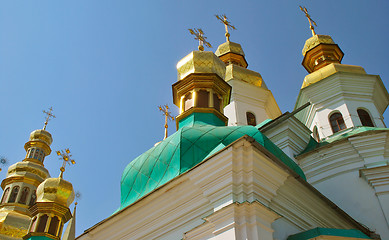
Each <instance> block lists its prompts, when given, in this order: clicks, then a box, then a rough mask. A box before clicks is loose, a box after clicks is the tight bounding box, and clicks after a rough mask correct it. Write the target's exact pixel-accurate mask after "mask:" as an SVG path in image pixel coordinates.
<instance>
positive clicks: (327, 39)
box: [303, 35, 335, 56]
mask: <svg viewBox="0 0 389 240" xmlns="http://www.w3.org/2000/svg"><path fill="white" fill-rule="evenodd" d="M321 43H324V44H335V42H334V40H332V38H331V36H329V35H314V36H312V37H311V38H308V39H307V41H305V45H304V48H303V56H305V53H306V52H308V51H309V50H311V49H312V48H314V47H316V46H317V45H319V44H321Z"/></svg>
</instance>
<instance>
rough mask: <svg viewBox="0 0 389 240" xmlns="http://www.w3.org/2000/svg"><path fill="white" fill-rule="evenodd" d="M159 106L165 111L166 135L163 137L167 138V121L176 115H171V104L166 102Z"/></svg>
mask: <svg viewBox="0 0 389 240" xmlns="http://www.w3.org/2000/svg"><path fill="white" fill-rule="evenodd" d="M158 108H159V111H161V112H163V114H162V115H163V116H165V137H164V138H163V139H164V140H165V139H166V138H167V128H168V125H167V122H168V120H172V121H173V120H174V117H173V116H172V115H171V113H170V112H169V106H168V105H167V104H166V105H164V106H158Z"/></svg>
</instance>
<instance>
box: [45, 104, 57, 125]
mask: <svg viewBox="0 0 389 240" xmlns="http://www.w3.org/2000/svg"><path fill="white" fill-rule="evenodd" d="M52 111H53V108H52V107H50V108H49V111H45V110H43V113H44V114H46V115H47V117H46V121H45V126H44V127H43V130H46V127H47V124H48V123H49V121H50V120H51V119H50V118H55V116H54V114H53V113H52Z"/></svg>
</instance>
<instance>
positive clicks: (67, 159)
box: [57, 148, 76, 178]
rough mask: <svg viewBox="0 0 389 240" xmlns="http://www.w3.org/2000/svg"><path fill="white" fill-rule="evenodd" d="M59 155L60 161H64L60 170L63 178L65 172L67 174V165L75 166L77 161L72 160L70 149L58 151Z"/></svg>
mask: <svg viewBox="0 0 389 240" xmlns="http://www.w3.org/2000/svg"><path fill="white" fill-rule="evenodd" d="M57 155H58V156H60V158H59V160H61V161H63V162H62V167H61V168H60V170H61V174H60V177H61V178H62V176H63V172H65V167H66V163H67V164H69V165H70V164H75V163H76V161H74V160H73V159H71V157H72V155H71V154H70V150H69V148H66V149H65V150H61V151H57Z"/></svg>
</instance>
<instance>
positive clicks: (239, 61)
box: [215, 41, 248, 68]
mask: <svg viewBox="0 0 389 240" xmlns="http://www.w3.org/2000/svg"><path fill="white" fill-rule="evenodd" d="M215 55H216V56H218V57H219V58H220V60H222V61H223V62H224V63H225V64H226V65H230V64H235V65H238V66H241V67H244V68H247V66H248V64H247V61H246V59H245V57H244V56H245V55H244V52H243V49H242V46H241V45H240V44H239V43H234V42H230V41H227V42H225V43H223V44H221V45H219V47H218V48H217V50H216V52H215Z"/></svg>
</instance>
